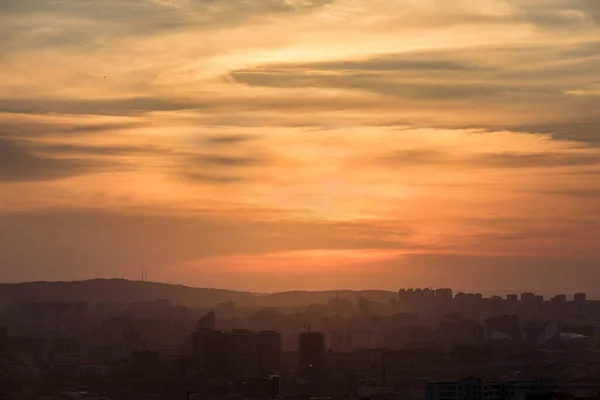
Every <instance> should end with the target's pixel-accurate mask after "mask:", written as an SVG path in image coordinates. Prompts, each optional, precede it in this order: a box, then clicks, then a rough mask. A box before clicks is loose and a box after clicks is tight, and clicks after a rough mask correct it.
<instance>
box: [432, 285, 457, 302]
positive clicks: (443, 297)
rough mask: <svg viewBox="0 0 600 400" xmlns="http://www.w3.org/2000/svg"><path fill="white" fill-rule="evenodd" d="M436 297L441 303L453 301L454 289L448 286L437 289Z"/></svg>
mask: <svg viewBox="0 0 600 400" xmlns="http://www.w3.org/2000/svg"><path fill="white" fill-rule="evenodd" d="M435 298H436V300H437V301H438V302H440V303H449V302H451V301H452V298H453V294H452V289H448V288H441V289H436V291H435Z"/></svg>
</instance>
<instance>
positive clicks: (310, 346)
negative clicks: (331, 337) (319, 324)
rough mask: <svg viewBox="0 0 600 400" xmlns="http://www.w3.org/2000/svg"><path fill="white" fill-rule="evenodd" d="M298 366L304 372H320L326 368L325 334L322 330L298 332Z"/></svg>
mask: <svg viewBox="0 0 600 400" xmlns="http://www.w3.org/2000/svg"><path fill="white" fill-rule="evenodd" d="M299 361H300V368H301V369H302V371H304V372H305V373H306V374H309V375H311V374H322V373H323V372H325V370H326V368H327V365H326V364H327V354H326V349H325V334H324V333H322V332H301V333H300V352H299Z"/></svg>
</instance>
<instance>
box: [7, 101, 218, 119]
mask: <svg viewBox="0 0 600 400" xmlns="http://www.w3.org/2000/svg"><path fill="white" fill-rule="evenodd" d="M207 105H208V104H207V103H205V102H200V101H193V100H177V99H164V98H153V97H129V98H115V99H60V98H55V99H36V100H34V99H26V100H16V99H7V98H4V99H0V112H5V113H15V114H88V115H136V114H141V113H145V112H150V111H179V110H192V109H198V108H205V107H207Z"/></svg>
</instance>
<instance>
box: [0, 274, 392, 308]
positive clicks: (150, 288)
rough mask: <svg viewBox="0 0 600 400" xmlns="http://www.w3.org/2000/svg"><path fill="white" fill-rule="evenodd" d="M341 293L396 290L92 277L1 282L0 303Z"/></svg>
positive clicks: (289, 303)
mask: <svg viewBox="0 0 600 400" xmlns="http://www.w3.org/2000/svg"><path fill="white" fill-rule="evenodd" d="M336 295H339V297H340V298H348V299H351V300H356V299H357V298H358V297H359V296H360V297H364V298H367V299H370V300H376V301H387V300H388V299H389V298H390V297H392V296H393V292H388V291H383V290H366V291H352V290H340V291H333V290H332V291H319V292H310V291H293V292H281V293H252V292H241V291H234V290H225V289H212V288H195V287H190V286H184V285H173V284H167V283H159V282H141V281H129V280H124V279H92V280H86V281H72V282H26V283H4V284H0V305H3V306H7V305H9V304H12V303H14V302H15V301H69V300H78V301H86V302H88V303H95V302H110V301H115V302H125V303H128V302H136V301H152V300H161V299H169V300H171V301H172V302H173V303H179V304H184V305H187V306H190V307H212V306H214V305H216V304H218V303H222V302H225V301H234V302H236V303H238V304H240V305H245V306H256V307H259V306H260V307H293V306H301V305H307V304H312V303H325V302H327V301H328V300H329V299H332V298H335V297H336Z"/></svg>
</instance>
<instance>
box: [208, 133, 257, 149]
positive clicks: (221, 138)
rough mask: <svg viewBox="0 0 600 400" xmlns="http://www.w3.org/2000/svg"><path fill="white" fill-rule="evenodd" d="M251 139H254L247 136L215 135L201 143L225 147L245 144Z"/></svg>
mask: <svg viewBox="0 0 600 400" xmlns="http://www.w3.org/2000/svg"><path fill="white" fill-rule="evenodd" d="M253 139H255V137H253V136H249V135H215V136H208V137H206V138H204V139H203V140H202V143H204V144H207V145H210V146H226V145H234V144H240V143H246V142H249V141H251V140H253Z"/></svg>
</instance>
